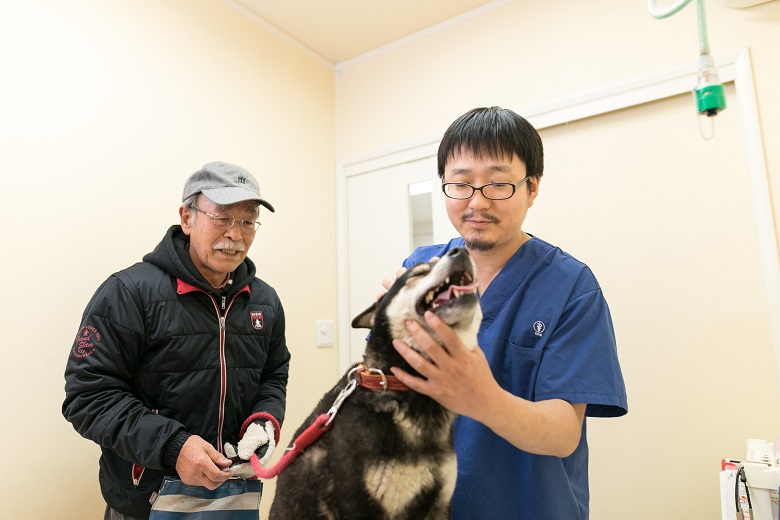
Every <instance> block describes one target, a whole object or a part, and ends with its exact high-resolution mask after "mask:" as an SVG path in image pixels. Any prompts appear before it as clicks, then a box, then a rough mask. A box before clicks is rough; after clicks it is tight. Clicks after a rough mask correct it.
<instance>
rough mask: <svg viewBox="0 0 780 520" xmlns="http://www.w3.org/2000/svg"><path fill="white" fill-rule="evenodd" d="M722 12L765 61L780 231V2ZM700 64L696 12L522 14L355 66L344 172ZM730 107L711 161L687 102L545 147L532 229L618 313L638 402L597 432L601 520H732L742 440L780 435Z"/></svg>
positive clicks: (716, 48)
mask: <svg viewBox="0 0 780 520" xmlns="http://www.w3.org/2000/svg"><path fill="white" fill-rule="evenodd" d="M667 4H668V2H667ZM694 4H695V3H694ZM706 6H707V19H708V26H709V43H710V47H711V50H712V53H713V54H715V55H716V56H717V55H718V54H728V53H732V52H734V51H739V50H741V49H745V48H747V49H749V52H750V55H751V57H752V65H753V78H754V81H755V86H756V95H757V98H758V108H759V118H760V125H761V130H762V134H763V140H764V144H765V158H766V163H767V170H768V175H769V178H768V183H769V186H770V190H771V194H772V196H773V197H772V198H773V200H774V201H775V207H774V215H775V217H774V218H775V219H776V220H775V226H776V227H777V228H780V220H778V217H779V216H780V207H778V204H779V203H780V202H778V201H780V149H779V148H778V146H777V143H778V142H780V123H779V122H778V120H777V118H776V117H773V116H775V115H777V114H780V98H778V96H777V95H776V93H775V91H776V85H777V83H778V81H780V72H778V68H777V59H776V53H777V49H779V48H780V30H778V28H779V27H780V2H771V3H768V4H764V5H761V6H757V7H753V8H750V9H745V10H736V9H730V8H726V7H724V6H723V4H722V3H721V2H719V1H716V0H709V1H707V2H706ZM697 56H698V37H697V24H696V9H695V5H691V6H689V7H688V8H686V9H685V10H683V11H681V12H680V13H678V14H677V15H675V16H673V17H672V18H670V19H667V20H656V19H654V18H652V17H651V16H650V15H649V14H648V13H647V10H646V2H642V1H637V2H627V1H625V0H602V1H599V2H576V1H572V0H548V1H545V2H523V1H516V2H511V3H509V4H507V5H505V6H503V7H500V8H497V9H495V10H493V11H491V12H489V13H486V14H484V15H482V16H480V17H478V18H475V19H473V20H471V21H468V22H465V23H462V24H459V25H456V26H452V27H449V28H447V29H445V30H443V31H440V32H436V33H434V34H432V35H429V36H427V37H425V38H422V39H419V40H416V41H414V42H412V43H409V44H408V45H405V46H402V47H398V48H396V49H394V50H392V51H390V52H387V53H384V54H376V55H374V56H372V57H371V58H370V59H367V60H362V61H359V60H355V61H354V62H347V63H345V64H342V65H341V66H340V67H339V68H340V70H339V74H338V75H337V80H336V107H337V109H336V129H337V156H338V159H339V160H340V161H342V162H346V163H350V162H351V161H352V160H353V158H367V157H370V156H371V155H372V154H373V153H374V152H376V151H378V150H379V151H387V150H394V149H399V150H400V149H403V148H405V147H406V146H407V145H409V144H412V143H416V142H424V141H426V140H427V139H428V138H430V137H431V136H434V137H436V136H440V135H441V133H442V132H443V131H444V129H445V128H446V127H447V125H448V124H449V123H450V122H452V120H453V119H455V118H456V117H457V116H459V115H460V114H462V113H463V112H465V111H466V110H468V109H470V108H473V107H476V106H485V105H500V106H504V107H508V108H513V109H515V110H517V111H519V112H521V113H522V112H523V109H524V108H530V107H538V106H544V105H548V104H550V103H553V102H555V101H559V100H562V99H564V98H567V97H570V96H578V95H582V94H583V93H586V92H589V91H592V90H597V89H602V88H604V87H607V86H609V85H614V84H618V83H623V82H626V81H630V80H634V79H637V78H642V77H646V76H650V75H655V74H660V73H663V72H665V71H668V70H670V69H674V68H677V67H679V66H682V65H687V64H691V63H693V64H695V63H696V59H697ZM694 80H695V77H692V78H691V86H693V82H694ZM727 91H728V92H729V99H728V103H729V108H727V112H728V113H727V112H724V113H723V115H721V116H719V117H717V118H715V125H716V126H715V129H716V138H715V139H714V140H713V141H709V142H706V143H704V142H702V141H701V139H699V137H698V129H697V127H696V117H695V110H694V108H693V103H692V101H691V100H690V98H689V97H687V95H683V96H681V97H680V96H678V97H677V98H675V99H674V100H672V101H664V102H659V103H658V104H654V105H652V106H646V107H637V108H636V109H628V110H624V111H620V112H615V113H613V114H611V115H606V116H601V117H598V118H591V119H590V120H585V121H582V122H577V123H574V124H571V125H565V126H564V125H561V126H559V127H554V128H551V129H546V130H543V131H542V137H543V139H545V141H546V142H547V144H548V146H547V151H548V153H549V154H550V155H549V156H548V158H547V159H548V160H547V165H548V173H547V176H546V178H545V180H544V181H543V182H542V185H541V192H540V196H539V198H538V199H537V202H536V204H535V207H534V208H533V209H532V210H531V212H529V225H530V226H532V228H531V229H529V230H530V231H531V232H536V233H539V234H540V236H541V237H542V238H547V239H550V240H552V241H554V242H555V243H557V244H558V245H560V246H562V247H563V248H564V249H568V250H569V251H570V252H572V253H573V254H575V255H576V256H580V257H581V259H582V260H585V261H586V262H588V263H590V264H591V265H592V266H593V268H594V270H595V272H596V275H597V276H598V278H599V280H600V281H601V283H602V285H603V286H604V288H605V293H606V294H607V298H608V300H609V301H610V304H611V306H612V307H613V315H614V317H615V321H616V329H617V334H618V340H619V341H618V346H619V351H620V356H621V362H622V364H623V368H624V373H625V375H626V384H627V387H628V392H629V410H630V411H629V415H628V416H626V417H624V418H620V419H610V420H591V421H590V422H589V426H590V434H591V435H590V439H591V447H592V460H591V492H592V498H593V500H592V518H594V519H597V520H601V519H621V518H632V519H633V518H636V519H643V520H644V519H648V520H650V519H655V518H666V517H673V518H719V517H720V504H719V490H718V471H719V469H720V467H719V465H720V458H721V457H737V458H739V457H742V456H744V454H745V438H748V437H758V438H766V439H769V440H772V439H774V436H775V435H777V434H778V433H780V405H779V404H778V403H779V402H780V401H778V385H777V375H776V373H775V371H774V370H773V368H772V364H773V362H774V360H773V351H772V345H771V344H770V342H771V338H770V334H769V331H770V327H769V325H768V319H767V314H766V313H767V307H766V302H765V300H764V298H765V294H764V293H763V288H762V286H761V282H762V275H761V268H760V262H759V261H758V260H757V259H756V258H757V256H756V255H757V254H758V248H757V247H756V245H755V242H754V241H755V236H754V235H755V232H756V230H755V226H754V222H753V220H752V218H753V217H752V211H751V209H752V208H751V199H750V196H749V191H748V186H749V180H748V176H747V173H746V172H747V160H746V156H745V147H744V142H743V141H742V129H741V127H740V123H739V119H738V117H737V114H738V113H739V111H740V110H742V109H743V108H742V107H739V106H738V103H737V102H736V98H735V95H734V89H733V87H729V88H728V89H727ZM705 124H706V123H705ZM686 129H687V130H686ZM719 129H722V130H720V133H719ZM578 132H581V133H578ZM597 136H603V137H597ZM670 137H671V139H673V140H674V141H672V142H670V141H669V139H670ZM688 143H690V144H688ZM670 144H674V146H673V147H672V146H669V145H670ZM702 154H705V155H702ZM710 154H712V156H710ZM722 154H723V155H722ZM716 157H717V158H716ZM646 166H647V167H648V168H647V169H645V167H646ZM710 169H711V170H710ZM707 171H712V175H711V177H710V178H708V176H707ZM687 172H696V174H697V175H695V176H694V175H687ZM724 175H725V177H723V176H724ZM563 179H565V180H563ZM694 179H697V180H694ZM724 182H725V183H726V186H731V187H732V190H733V192H734V194H733V196H731V197H729V196H728V191H729V190H726V193H725V194H724V193H721V192H719V194H718V195H717V197H716V196H714V195H713V193H715V192H714V191H713V190H712V189H711V188H709V187H708V185H709V184H710V183H716V184H717V183H724ZM731 183H733V185H732V184H731ZM719 185H723V184H719ZM708 216H709V217H708ZM730 216H731V217H733V218H729V217H730ZM736 222H741V224H739V225H737V224H736ZM735 226H736V227H735ZM678 246H679V247H678ZM743 281H744V283H743ZM775 290H777V288H775ZM691 306H695V307H694V308H693V309H692V308H691ZM692 316H694V317H695V320H691V317H692ZM772 318H774V317H770V318H769V319H772Z"/></svg>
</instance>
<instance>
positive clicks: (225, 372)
mask: <svg viewBox="0 0 780 520" xmlns="http://www.w3.org/2000/svg"><path fill="white" fill-rule="evenodd" d="M188 240H189V239H188V237H187V236H186V235H184V234H183V233H182V231H181V228H180V227H179V226H173V227H171V228H170V229H169V230H168V233H167V234H166V236H165V238H164V239H163V241H162V242H161V243H160V244H159V245H158V246H157V248H156V249H155V250H154V251H153V252H152V253H150V254H148V255H146V256H145V257H144V259H143V262H141V263H138V264H136V265H134V266H132V267H130V268H128V269H125V270H124V271H122V272H121V273H117V274H114V275H112V276H111V277H109V278H108V280H106V281H105V282H104V283H103V284H102V285H101V286H100V287H99V288H98V290H97V291H96V292H95V294H94V296H93V297H92V299H91V301H90V302H89V304H88V305H87V308H86V310H85V312H84V315H83V318H82V321H81V327H80V329H79V332H78V334H77V336H76V339H75V341H74V344H73V347H72V349H71V353H70V356H69V358H68V363H67V367H66V371H65V394H66V397H65V402H64V403H63V406H62V411H63V415H64V416H65V418H66V419H67V420H68V421H70V422H71V423H72V424H73V426H74V428H75V429H76V431H78V432H79V433H80V434H81V435H82V436H84V437H86V438H88V439H91V440H93V441H95V442H96V443H98V444H99V445H100V446H101V448H102V456H101V458H100V486H101V490H102V493H103V496H104V498H105V500H106V502H107V503H108V504H109V505H110V506H111V507H113V508H114V509H116V510H117V511H119V512H121V513H123V514H126V515H130V516H133V517H139V518H146V517H147V516H148V515H149V510H150V503H149V498H150V496H151V495H152V493H153V492H155V491H157V490H158V488H159V486H160V482H161V481H162V477H163V476H164V475H175V470H174V468H173V466H174V465H175V457H176V455H178V450H179V449H180V448H181V444H183V442H184V440H186V438H187V435H188V434H195V435H199V436H201V437H203V438H204V439H206V440H207V441H209V442H211V443H212V444H213V445H214V446H215V447H216V448H217V449H219V450H220V451H221V447H222V446H223V445H224V443H225V442H232V443H235V442H237V440H238V434H239V429H240V428H241V425H242V424H243V422H244V420H245V419H246V418H247V417H248V416H250V415H251V414H253V413H256V412H267V413H269V414H271V415H272V416H274V417H275V418H276V419H277V420H278V421H279V423H281V422H282V420H283V419H284V409H285V398H286V385H287V372H288V366H289V361H290V353H289V351H288V350H287V345H286V342H285V332H284V331H285V324H284V311H283V309H282V305H281V302H280V301H279V298H278V296H277V295H276V292H275V291H274V289H273V288H271V287H270V286H269V285H268V284H266V283H265V282H263V281H262V280H260V279H258V278H256V277H255V266H254V264H253V263H252V262H251V261H250V260H249V259H246V260H245V261H244V263H243V264H242V265H241V266H240V267H239V268H238V269H237V270H236V271H235V273H234V275H233V280H234V282H233V284H232V285H231V286H230V288H229V290H228V291H227V292H225V293H224V294H223V293H220V292H219V291H216V290H214V289H212V288H211V286H210V285H209V284H208V283H207V282H206V281H205V280H204V279H203V278H202V277H201V276H200V275H199V274H198V272H197V269H196V268H195V266H194V264H193V263H192V261H191V259H190V256H189V252H188V251H187V244H188Z"/></svg>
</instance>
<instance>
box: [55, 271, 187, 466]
mask: <svg viewBox="0 0 780 520" xmlns="http://www.w3.org/2000/svg"><path fill="white" fill-rule="evenodd" d="M131 290H135V288H132V289H131ZM144 345H145V335H144V319H143V309H139V308H138V306H137V305H136V302H135V301H134V299H133V297H132V295H131V293H130V292H129V289H128V288H127V287H126V286H125V285H124V284H123V283H122V282H121V281H120V280H119V279H118V278H116V276H111V277H110V278H109V279H108V280H106V281H105V282H104V283H103V284H102V285H101V286H100V287H99V288H98V290H97V291H96V292H95V294H94V296H93V297H92V299H91V300H90V302H89V304H88V305H87V308H86V310H85V311H84V315H83V317H82V320H81V326H80V328H79V331H78V333H77V335H76V338H75V340H74V343H73V346H72V348H71V351H70V354H69V356H68V361H67V365H66V368H65V401H64V403H63V405H62V413H63V415H64V416H65V418H66V419H67V420H68V421H69V422H70V423H72V424H73V427H74V428H75V429H76V431H77V432H78V433H79V434H81V435H82V436H83V437H85V438H87V439H90V440H92V441H94V442H96V443H97V444H99V445H100V446H101V447H103V448H108V449H111V450H112V451H114V452H116V453H117V454H118V455H119V456H120V457H122V458H123V459H125V460H127V461H130V462H134V463H137V464H141V465H143V466H145V467H149V468H153V469H164V466H165V465H164V464H163V462H162V455H163V451H164V449H165V446H166V444H167V443H168V441H169V440H170V439H172V438H173V437H174V436H176V435H177V434H179V433H181V432H183V431H184V426H183V425H182V424H181V423H179V422H177V421H174V420H171V419H167V418H165V417H161V416H159V415H157V414H156V413H155V412H154V411H153V410H151V409H149V408H148V407H147V406H145V405H144V403H142V402H141V401H140V400H139V399H138V398H137V397H135V395H134V394H133V375H134V373H135V370H136V367H137V365H138V362H139V360H140V358H141V356H142V354H143V350H144Z"/></svg>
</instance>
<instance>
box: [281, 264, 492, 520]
mask: <svg viewBox="0 0 780 520" xmlns="http://www.w3.org/2000/svg"><path fill="white" fill-rule="evenodd" d="M475 279H476V274H475V268H474V263H473V261H472V260H471V258H470V257H469V255H468V252H467V251H466V250H465V249H455V250H452V251H450V252H449V253H448V254H447V255H445V256H444V257H443V258H442V259H441V260H439V261H438V262H435V263H423V264H418V265H416V266H414V267H412V268H411V269H409V270H408V271H407V272H406V273H404V274H403V275H402V276H401V277H400V278H398V280H397V281H396V282H395V284H394V285H393V286H392V288H391V289H390V290H389V291H388V292H387V293H386V294H385V295H384V296H383V297H382V298H380V299H379V300H378V301H377V302H376V303H375V304H374V305H372V306H371V307H370V308H369V309H367V310H366V311H365V312H363V313H362V314H360V315H359V316H357V317H356V318H355V319H354V320H353V322H352V326H353V327H355V328H362V327H365V328H370V329H371V334H370V336H369V339H368V342H367V344H366V352H365V355H364V364H365V366H366V367H369V368H372V369H373V368H378V369H380V370H382V371H383V372H384V373H385V374H387V375H391V372H390V367H392V366H396V367H401V368H403V369H404V370H406V371H407V372H410V373H412V374H416V372H415V371H414V370H413V369H412V368H411V367H410V366H409V364H408V363H406V361H404V359H403V358H402V357H401V356H400V355H399V354H398V353H397V352H396V350H395V348H394V347H393V346H392V340H393V338H400V339H402V340H404V341H405V342H406V343H407V344H409V345H411V346H412V347H413V348H416V349H417V350H419V347H418V346H417V345H415V344H414V342H413V339H412V337H411V335H410V334H409V332H408V331H407V330H406V327H405V322H406V321H407V320H416V321H417V322H418V323H420V324H421V325H422V326H423V327H425V328H426V329H428V330H429V332H430V329H429V328H428V327H427V325H426V323H425V320H424V319H423V314H424V313H425V311H426V310H428V309H431V310H433V312H435V313H436V314H437V315H438V316H439V317H440V318H441V319H442V320H443V321H444V322H445V323H447V324H449V325H450V326H451V327H452V328H453V330H454V331H455V332H456V333H457V334H458V335H459V337H460V339H461V340H462V341H463V343H464V344H465V345H466V346H467V347H468V348H474V347H475V346H476V344H477V331H478V330H479V324H480V321H481V318H482V312H481V310H480V307H479V299H478V296H477V290H476V283H475ZM347 383H348V381H347V374H345V375H344V377H342V378H341V380H340V381H339V382H338V383H337V384H336V386H334V387H333V389H332V390H330V391H329V392H328V393H327V394H326V395H325V396H324V397H323V399H322V400H321V401H320V403H319V404H318V405H317V407H316V408H315V409H314V411H313V412H312V414H311V415H310V416H309V418H308V419H307V420H306V421H305V422H304V424H303V425H302V426H301V427H300V428H299V429H298V431H297V432H296V433H295V437H297V436H298V435H299V434H300V433H301V432H302V431H303V430H304V429H305V428H306V427H308V426H309V425H310V424H312V423H313V422H314V420H315V418H316V417H318V416H319V415H321V414H323V413H327V412H328V410H329V409H330V408H331V406H332V405H333V403H334V400H335V399H336V396H337V395H338V394H339V392H340V391H341V390H342V389H343V388H345V387H346V386H347ZM454 418H455V415H454V414H453V413H452V412H450V411H448V410H446V409H445V408H444V407H442V406H441V405H440V404H438V403H436V402H435V401H434V400H432V399H431V398H429V397H426V396H424V395H422V394H418V393H416V392H413V391H411V390H410V391H405V392H400V391H393V390H387V391H376V390H368V389H365V388H362V387H361V386H359V385H358V386H357V388H356V389H355V391H354V393H353V394H352V395H351V396H350V397H348V398H347V399H346V400H345V401H344V403H343V404H342V406H341V408H340V410H339V412H338V413H337V414H336V416H335V418H334V419H333V422H332V427H331V429H330V430H329V431H327V432H326V433H325V434H324V435H323V436H322V437H320V438H319V439H318V440H317V441H316V442H315V443H314V444H312V445H311V446H310V447H309V448H308V449H306V451H304V452H303V453H302V454H301V455H300V456H299V457H298V458H297V459H296V460H295V462H293V463H292V464H291V465H290V466H289V467H288V468H287V469H285V470H284V471H283V472H282V473H281V475H280V476H279V479H278V482H277V486H276V497H275V500H274V503H273V505H272V507H271V514H270V518H271V519H272V520H286V519H295V520H300V519H307V520H308V519H315V518H321V519H357V518H371V519H375V520H380V519H415V520H416V519H422V518H431V519H439V518H441V519H446V518H449V517H450V500H451V498H452V492H453V489H454V487H455V478H456V461H455V452H454V450H453V447H452V422H453V420H454Z"/></svg>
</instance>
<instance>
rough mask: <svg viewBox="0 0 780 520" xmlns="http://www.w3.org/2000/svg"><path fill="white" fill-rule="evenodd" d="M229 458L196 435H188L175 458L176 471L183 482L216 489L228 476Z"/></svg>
mask: <svg viewBox="0 0 780 520" xmlns="http://www.w3.org/2000/svg"><path fill="white" fill-rule="evenodd" d="M228 466H230V459H228V458H225V457H224V456H223V455H222V454H221V453H220V452H218V451H217V450H215V449H214V447H213V446H212V445H211V444H209V443H208V442H206V441H205V440H203V439H202V438H201V437H198V436H197V435H192V436H190V438H189V439H187V442H185V443H184V446H182V447H181V451H180V452H179V458H177V459H176V472H177V473H178V474H179V478H180V479H181V481H182V482H184V483H185V484H188V485H191V486H203V487H205V488H208V489H217V488H218V487H219V485H220V484H222V483H223V482H224V481H226V480H227V479H228V478H230V475H231V473H230V472H229V471H223V470H224V469H225V468H227V467H228Z"/></svg>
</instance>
